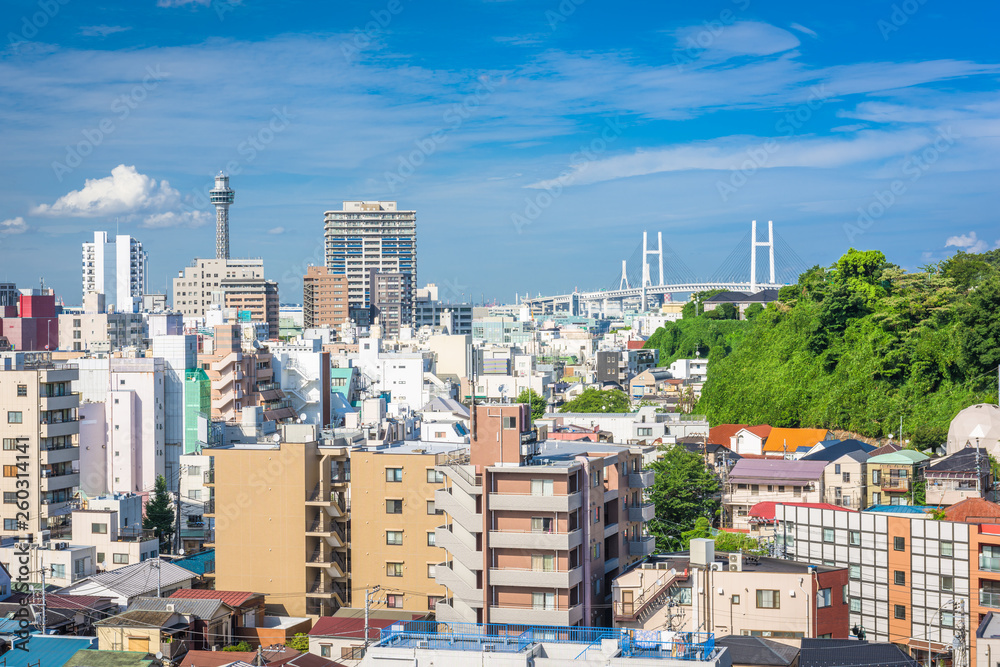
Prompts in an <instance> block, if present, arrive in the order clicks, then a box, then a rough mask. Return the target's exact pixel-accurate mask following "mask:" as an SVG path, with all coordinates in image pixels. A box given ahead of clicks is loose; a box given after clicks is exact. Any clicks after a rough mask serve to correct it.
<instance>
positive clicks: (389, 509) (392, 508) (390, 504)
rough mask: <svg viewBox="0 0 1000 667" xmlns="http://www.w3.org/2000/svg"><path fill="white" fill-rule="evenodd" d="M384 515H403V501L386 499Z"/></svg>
mask: <svg viewBox="0 0 1000 667" xmlns="http://www.w3.org/2000/svg"><path fill="white" fill-rule="evenodd" d="M385 513H386V514H402V513H403V501H402V500H390V499H388V498H386V501H385Z"/></svg>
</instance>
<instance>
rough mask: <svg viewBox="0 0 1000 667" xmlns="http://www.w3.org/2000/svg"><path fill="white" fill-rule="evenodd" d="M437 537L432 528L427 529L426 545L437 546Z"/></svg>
mask: <svg viewBox="0 0 1000 667" xmlns="http://www.w3.org/2000/svg"><path fill="white" fill-rule="evenodd" d="M436 540H437V538H436V537H435V533H434V531H433V530H430V531H427V546H429V547H434V546H437V541H436Z"/></svg>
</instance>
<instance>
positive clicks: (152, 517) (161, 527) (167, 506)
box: [142, 475, 174, 553]
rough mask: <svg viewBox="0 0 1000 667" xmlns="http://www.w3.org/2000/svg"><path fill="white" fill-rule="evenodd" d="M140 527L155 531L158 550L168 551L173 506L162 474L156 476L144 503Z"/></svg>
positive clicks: (172, 524) (172, 520)
mask: <svg viewBox="0 0 1000 667" xmlns="http://www.w3.org/2000/svg"><path fill="white" fill-rule="evenodd" d="M142 527H143V528H146V529H147V530H154V531H156V536H157V537H159V538H160V552H161V553H170V540H171V538H172V537H173V536H174V508H173V505H172V503H171V502H170V492H169V491H167V480H166V479H165V478H164V477H163V475H157V476H156V486H155V487H154V490H153V497H152V498H150V499H149V502H147V503H146V516H145V517H143V519H142Z"/></svg>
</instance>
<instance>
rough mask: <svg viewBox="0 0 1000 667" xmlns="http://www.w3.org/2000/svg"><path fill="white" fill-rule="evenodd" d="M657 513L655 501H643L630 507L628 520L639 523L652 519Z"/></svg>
mask: <svg viewBox="0 0 1000 667" xmlns="http://www.w3.org/2000/svg"><path fill="white" fill-rule="evenodd" d="M655 514H656V507H655V506H654V505H653V503H643V504H641V505H636V506H634V507H629V508H628V520H629V521H635V522H637V523H646V522H647V521H652V520H653V516H654V515H655Z"/></svg>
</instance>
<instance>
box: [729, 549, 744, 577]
mask: <svg viewBox="0 0 1000 667" xmlns="http://www.w3.org/2000/svg"><path fill="white" fill-rule="evenodd" d="M729 571H730V572H742V571H743V554H740V553H736V554H729Z"/></svg>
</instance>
